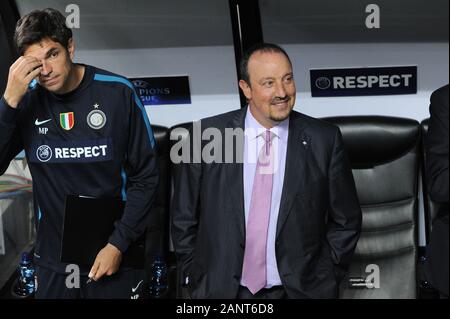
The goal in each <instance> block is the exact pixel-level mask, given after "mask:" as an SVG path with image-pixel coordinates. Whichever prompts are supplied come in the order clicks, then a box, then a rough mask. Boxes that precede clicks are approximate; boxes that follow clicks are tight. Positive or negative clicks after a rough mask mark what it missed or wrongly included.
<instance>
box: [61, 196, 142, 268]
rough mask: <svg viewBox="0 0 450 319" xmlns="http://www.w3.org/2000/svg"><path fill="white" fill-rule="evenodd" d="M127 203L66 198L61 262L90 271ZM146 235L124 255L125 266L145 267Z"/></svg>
mask: <svg viewBox="0 0 450 319" xmlns="http://www.w3.org/2000/svg"><path fill="white" fill-rule="evenodd" d="M124 209H125V202H124V201H122V200H119V199H105V198H90V197H82V196H74V195H68V196H66V205H65V212H64V226H63V235H62V242H61V262H63V263H69V264H76V265H78V266H80V267H83V268H84V267H87V268H90V267H92V265H93V264H94V261H95V258H96V257H97V254H98V253H99V251H100V250H101V249H102V248H104V247H105V246H106V244H107V243H108V239H109V237H110V236H111V234H112V232H113V231H114V222H115V221H117V220H120V219H121V217H122V215H123V212H124ZM144 238H145V237H144V235H143V236H141V238H139V239H138V240H137V241H135V242H133V243H131V245H130V246H129V248H128V249H127V251H125V252H124V254H123V256H122V264H121V266H123V267H130V268H139V269H143V268H144V256H145V246H144V243H145V240H144Z"/></svg>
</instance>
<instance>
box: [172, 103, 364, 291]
mask: <svg viewBox="0 0 450 319" xmlns="http://www.w3.org/2000/svg"><path fill="white" fill-rule="evenodd" d="M246 112H247V109H246V108H244V109H241V110H238V111H233V112H230V113H226V114H222V115H219V116H215V117H212V118H208V119H204V120H202V121H201V125H202V127H201V129H202V130H204V129H206V128H208V127H214V128H218V129H220V131H221V132H222V133H223V132H224V130H225V128H242V129H243V128H244V120H245V115H246ZM241 142H242V141H241ZM303 142H306V143H307V144H306V145H304V144H303ZM207 143H208V141H206V142H204V143H203V144H202V146H204V145H205V144H207ZM224 144H225V143H224ZM242 147H243V142H242ZM223 156H225V154H224V155H223ZM286 156H287V158H286V170H285V178H284V185H283V192H282V198H281V204H280V211H279V217H278V222H277V231H276V247H275V250H276V258H277V264H278V269H279V274H280V277H281V280H282V283H283V286H284V288H285V290H286V292H287V294H288V296H289V297H290V298H334V297H337V296H338V285H339V281H340V280H341V279H342V277H343V276H344V275H345V274H346V270H347V267H348V265H349V262H350V259H351V258H352V255H353V252H354V249H355V246H356V243H357V241H358V238H359V234H360V228H361V210H360V206H359V203H358V199H357V194H356V190H355V185H354V181H353V176H352V172H351V169H350V166H349V162H348V160H347V156H346V153H345V152H344V148H343V144H342V137H341V133H340V131H339V129H338V128H337V127H335V126H333V125H331V124H328V123H325V122H323V121H320V120H317V119H314V118H311V117H308V116H306V115H303V114H300V113H297V112H292V113H291V116H290V123H289V138H288V147H287V155H286ZM241 163H242V158H241ZM174 187H175V195H174V196H175V197H174V201H173V207H172V235H173V240H174V246H175V251H176V254H177V257H178V262H179V267H181V271H182V273H183V274H184V275H185V276H188V277H189V287H188V289H189V292H190V295H191V297H192V298H236V297H237V294H238V288H239V282H240V278H241V273H242V264H243V258H244V249H245V247H244V246H245V214H244V195H243V164H239V163H236V162H234V163H225V164H217V163H211V164H206V163H200V164H180V166H179V170H178V173H177V174H176V176H175V186H174Z"/></svg>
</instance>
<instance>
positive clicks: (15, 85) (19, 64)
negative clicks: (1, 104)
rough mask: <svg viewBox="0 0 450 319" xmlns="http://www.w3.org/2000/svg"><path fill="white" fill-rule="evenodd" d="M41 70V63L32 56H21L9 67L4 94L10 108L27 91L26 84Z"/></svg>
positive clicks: (15, 104)
mask: <svg viewBox="0 0 450 319" xmlns="http://www.w3.org/2000/svg"><path fill="white" fill-rule="evenodd" d="M41 71H42V64H41V63H40V62H39V60H38V59H36V58H34V57H30V56H27V57H24V56H21V57H20V58H18V59H17V60H16V62H14V63H13V65H11V67H10V68H9V74H8V83H7V85H6V90H5V94H4V99H5V101H6V103H8V105H9V106H11V107H12V108H17V105H18V104H19V102H20V101H21V100H22V98H23V96H24V95H25V93H27V89H28V85H29V84H30V82H31V81H32V80H33V79H34V78H35V77H37V76H38V75H39V74H40V73H41Z"/></svg>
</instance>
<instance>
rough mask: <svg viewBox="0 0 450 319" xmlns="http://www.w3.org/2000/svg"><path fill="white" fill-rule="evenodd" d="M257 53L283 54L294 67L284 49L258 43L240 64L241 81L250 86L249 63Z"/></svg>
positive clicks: (271, 44) (244, 56)
mask: <svg viewBox="0 0 450 319" xmlns="http://www.w3.org/2000/svg"><path fill="white" fill-rule="evenodd" d="M256 52H271V53H281V54H283V55H284V56H285V57H286V58H287V59H288V61H289V64H290V65H291V66H292V62H291V59H290V58H289V55H288V54H287V53H286V51H284V49H283V48H282V47H280V46H279V45H276V44H273V43H258V44H256V45H254V46H252V47H251V48H250V49H248V50H247V51H245V53H244V55H243V56H242V60H241V64H240V72H241V79H242V80H244V81H245V82H247V84H248V85H250V75H249V74H248V61H249V60H250V58H251V57H252V55H253V54H254V53H256Z"/></svg>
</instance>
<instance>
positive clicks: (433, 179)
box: [426, 85, 449, 298]
mask: <svg viewBox="0 0 450 319" xmlns="http://www.w3.org/2000/svg"><path fill="white" fill-rule="evenodd" d="M448 121H449V114H448V85H446V86H444V87H441V88H440V89H438V90H436V91H434V92H433V94H432V95H431V104H430V125H429V130H428V135H427V143H426V144H427V163H426V179H427V185H428V192H429V194H430V197H431V199H432V200H433V201H434V202H436V203H439V204H441V207H440V210H439V212H438V214H437V215H436V217H435V219H434V221H433V230H432V232H431V238H430V243H429V245H428V247H427V256H428V263H427V273H428V278H429V280H430V282H431V283H432V285H433V286H434V287H435V288H437V289H438V290H439V292H440V293H441V296H442V297H443V298H448V286H449V284H448V280H449V278H448V273H449V270H448V267H449V265H448V249H449V247H448V243H449V239H448V215H449V209H448V208H449V207H448V198H449V189H448V178H449V176H448Z"/></svg>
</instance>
